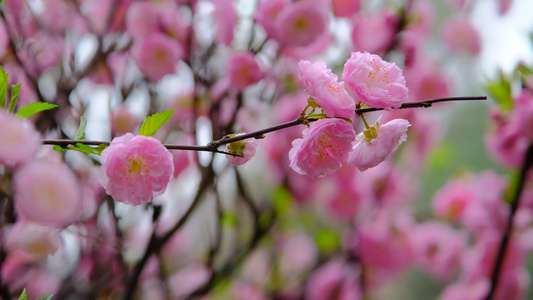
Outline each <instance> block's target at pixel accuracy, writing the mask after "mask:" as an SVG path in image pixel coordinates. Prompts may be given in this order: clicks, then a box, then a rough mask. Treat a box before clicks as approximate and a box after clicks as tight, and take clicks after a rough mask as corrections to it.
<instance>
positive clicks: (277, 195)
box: [272, 186, 292, 216]
mask: <svg viewBox="0 0 533 300" xmlns="http://www.w3.org/2000/svg"><path fill="white" fill-rule="evenodd" d="M272 198H273V200H274V211H275V212H276V215H278V216H281V215H283V214H285V213H287V212H289V211H290V210H291V209H292V195H291V192H290V191H289V190H288V189H287V188H285V187H283V186H280V187H278V188H277V189H276V190H274V193H273V195H272Z"/></svg>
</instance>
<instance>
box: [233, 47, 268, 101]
mask: <svg viewBox="0 0 533 300" xmlns="http://www.w3.org/2000/svg"><path fill="white" fill-rule="evenodd" d="M226 69H227V73H228V76H229V81H230V84H231V86H232V87H234V88H236V89H237V90H239V91H242V90H244V89H245V88H247V87H248V86H249V85H251V84H254V83H256V82H258V81H259V80H261V79H263V77H264V76H265V74H264V73H263V71H262V70H261V68H260V67H259V65H258V64H257V61H256V60H255V56H254V55H253V54H252V53H250V52H245V51H241V52H236V53H234V54H233V55H232V56H231V57H230V58H229V59H228V62H227V64H226Z"/></svg>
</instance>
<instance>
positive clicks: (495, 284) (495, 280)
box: [485, 144, 533, 300]
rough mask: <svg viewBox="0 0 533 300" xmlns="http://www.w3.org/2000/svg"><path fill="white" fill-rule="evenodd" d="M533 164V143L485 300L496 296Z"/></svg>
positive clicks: (525, 160)
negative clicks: (515, 221)
mask: <svg viewBox="0 0 533 300" xmlns="http://www.w3.org/2000/svg"><path fill="white" fill-rule="evenodd" d="M532 166H533V144H530V145H529V147H528V148H527V151H526V155H525V157H524V163H523V165H522V169H521V170H520V178H519V180H518V184H517V186H516V189H515V191H514V194H513V199H512V202H511V213H510V214H509V217H508V218H507V225H506V227H505V231H504V233H503V237H502V241H501V243H500V248H499V249H498V254H497V256H496V261H495V262H494V267H493V269H492V275H491V278H490V283H491V284H490V291H489V293H488V294H487V297H485V300H491V299H492V298H493V297H494V294H495V293H496V289H497V288H498V279H499V277H500V273H501V270H502V268H503V262H504V259H505V254H506V252H507V247H508V245H509V241H510V240H511V235H512V230H513V223H514V216H515V214H516V211H517V210H518V207H519V205H520V197H521V195H522V191H523V190H524V185H525V182H526V179H527V173H528V172H529V169H531V167H532Z"/></svg>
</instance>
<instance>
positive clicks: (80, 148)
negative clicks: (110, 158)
mask: <svg viewBox="0 0 533 300" xmlns="http://www.w3.org/2000/svg"><path fill="white" fill-rule="evenodd" d="M71 150H76V151H80V152H83V153H87V154H97V153H96V151H94V149H93V148H91V147H89V146H87V145H85V144H82V143H76V146H75V147H73V148H72V149H71Z"/></svg>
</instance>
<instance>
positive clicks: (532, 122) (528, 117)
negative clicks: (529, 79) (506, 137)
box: [509, 89, 533, 143]
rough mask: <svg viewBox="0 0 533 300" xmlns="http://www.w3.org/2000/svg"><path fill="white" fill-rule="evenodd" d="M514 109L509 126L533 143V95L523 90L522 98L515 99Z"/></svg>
mask: <svg viewBox="0 0 533 300" xmlns="http://www.w3.org/2000/svg"><path fill="white" fill-rule="evenodd" d="M513 102H514V109H513V111H512V113H511V116H510V118H511V120H510V122H509V126H510V127H512V128H515V129H516V130H518V131H519V132H520V133H521V134H522V135H523V136H525V137H526V138H528V139H529V142H530V143H533V95H532V94H531V92H530V91H529V90H527V89H523V90H522V93H521V94H520V96H518V97H516V98H515V99H514V101H513Z"/></svg>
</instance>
